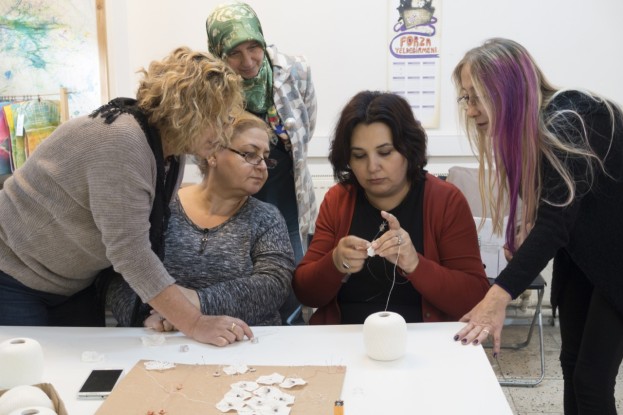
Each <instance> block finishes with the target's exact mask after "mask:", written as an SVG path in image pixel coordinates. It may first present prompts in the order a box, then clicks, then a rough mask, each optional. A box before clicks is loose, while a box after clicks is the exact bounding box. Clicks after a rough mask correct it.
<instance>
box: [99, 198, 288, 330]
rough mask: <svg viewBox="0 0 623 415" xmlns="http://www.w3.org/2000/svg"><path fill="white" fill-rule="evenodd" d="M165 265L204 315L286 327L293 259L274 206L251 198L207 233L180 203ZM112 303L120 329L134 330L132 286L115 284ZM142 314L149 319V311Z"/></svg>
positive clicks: (173, 205)
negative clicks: (193, 295) (282, 310)
mask: <svg viewBox="0 0 623 415" xmlns="http://www.w3.org/2000/svg"><path fill="white" fill-rule="evenodd" d="M204 237H205V242H204V243H202V239H203V238H204ZM164 263H165V266H166V268H167V270H168V271H169V272H170V274H171V275H172V276H173V277H174V278H175V279H176V281H177V283H178V284H179V285H181V286H183V287H186V288H190V289H194V290H195V291H197V294H198V295H199V301H200V303H201V312H202V313H203V314H209V315H222V314H226V315H229V316H233V317H237V318H240V319H242V320H244V321H245V322H246V323H247V324H249V325H252V326H260V325H280V324H281V318H280V315H279V308H280V307H281V305H282V304H283V302H284V301H285V299H286V297H287V296H288V292H289V290H290V281H291V279H292V272H293V269H294V255H293V253H292V247H291V245H290V239H289V237H288V231H287V228H286V224H285V220H284V219H283V217H282V216H281V214H280V213H279V211H278V210H277V208H275V207H274V206H272V205H270V204H268V203H264V202H261V201H259V200H257V199H255V198H249V199H248V201H247V202H246V203H245V204H244V205H243V206H242V207H241V208H240V210H239V211H238V212H237V213H236V214H234V215H233V216H232V217H231V218H229V219H228V220H227V221H225V222H224V223H222V224H220V225H218V226H216V227H214V228H210V229H202V228H199V227H197V226H196V225H195V224H194V223H193V222H192V221H191V220H190V219H189V218H188V217H187V216H186V214H185V213H184V210H183V208H182V206H181V204H180V202H179V199H178V198H177V197H176V198H175V199H174V201H173V202H172V203H171V218H170V220H169V228H168V230H167V233H166V253H165V260H164ZM107 302H108V305H109V306H110V307H111V309H112V312H113V315H114V316H115V318H116V319H117V321H118V322H119V324H121V325H129V324H130V316H131V314H132V309H133V304H134V297H133V295H132V291H131V289H130V288H129V287H128V286H127V284H125V283H124V282H123V281H122V280H120V279H119V280H115V281H113V283H111V286H110V287H109V290H108V298H107ZM141 313H142V317H146V316H147V315H148V310H147V307H146V306H143V307H142V310H141Z"/></svg>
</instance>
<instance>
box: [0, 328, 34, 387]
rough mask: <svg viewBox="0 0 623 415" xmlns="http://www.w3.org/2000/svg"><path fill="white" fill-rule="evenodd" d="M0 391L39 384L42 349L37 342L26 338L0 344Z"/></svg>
mask: <svg viewBox="0 0 623 415" xmlns="http://www.w3.org/2000/svg"><path fill="white" fill-rule="evenodd" d="M0 373H2V376H0V389H9V388H12V387H14V386H19V385H33V384H35V383H39V382H41V377H42V375H43V349H42V348H41V345H40V344H39V342H38V341H36V340H34V339H29V338H26V337H22V338H15V339H9V340H6V341H3V342H2V343H0Z"/></svg>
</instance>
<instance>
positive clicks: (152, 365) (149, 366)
mask: <svg viewBox="0 0 623 415" xmlns="http://www.w3.org/2000/svg"><path fill="white" fill-rule="evenodd" d="M143 364H144V365H145V370H168V369H173V368H174V367H175V363H171V362H163V361H161V360H150V361H148V362H144V363H143Z"/></svg>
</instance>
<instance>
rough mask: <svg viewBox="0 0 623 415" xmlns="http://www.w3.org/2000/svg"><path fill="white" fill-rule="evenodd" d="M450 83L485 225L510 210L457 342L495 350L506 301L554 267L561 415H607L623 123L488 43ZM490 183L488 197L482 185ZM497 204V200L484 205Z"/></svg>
mask: <svg viewBox="0 0 623 415" xmlns="http://www.w3.org/2000/svg"><path fill="white" fill-rule="evenodd" d="M453 80H454V82H455V84H456V86H457V89H458V92H459V99H458V102H459V104H461V105H462V108H463V110H464V112H463V113H462V114H463V115H464V117H463V119H464V122H465V128H466V130H467V135H468V137H469V140H470V142H471V144H472V146H473V148H474V149H475V150H477V152H478V157H479V160H480V177H481V193H482V196H483V198H484V199H485V200H486V201H487V202H488V203H485V205H487V209H488V210H490V213H491V216H492V218H493V222H494V224H495V225H494V226H495V227H496V229H497V231H498V232H501V231H502V227H503V216H504V214H505V212H510V218H514V220H509V221H508V225H507V226H506V229H505V231H506V243H507V248H508V251H509V253H510V255H509V257H510V261H509V263H508V266H507V267H506V268H505V269H504V270H503V271H502V272H501V273H500V275H499V276H498V278H497V279H496V281H495V284H494V285H493V286H492V287H491V289H490V290H489V292H488V293H487V295H486V297H485V298H484V299H483V300H482V301H481V302H480V303H479V304H478V305H477V306H476V307H474V309H473V310H472V311H470V312H469V313H468V314H466V315H465V316H464V317H463V319H462V321H465V322H467V325H466V326H465V327H464V328H463V329H462V330H461V331H460V332H459V333H457V335H456V336H455V340H460V341H461V342H462V343H463V344H470V343H472V344H479V343H481V342H483V341H484V340H486V339H487V337H488V336H489V335H492V336H493V353H494V356H496V355H497V353H499V351H500V343H501V330H502V325H503V323H504V318H505V310H506V306H507V305H508V303H509V302H510V301H511V300H512V299H513V298H516V297H517V296H518V295H519V294H520V293H521V292H522V291H523V290H525V289H526V288H527V287H528V285H530V283H531V282H532V280H534V278H535V277H536V276H537V275H538V274H539V272H540V271H541V270H542V269H543V268H544V267H545V266H546V265H547V263H548V262H549V260H550V259H552V258H553V259H554V269H553V279H552V297H551V302H552V306H553V307H554V308H556V307H557V308H558V310H559V313H560V332H561V339H562V349H561V353H560V361H561V366H562V370H563V377H564V384H565V390H564V407H565V414H589V413H590V414H616V407H615V400H614V385H615V378H616V375H617V372H618V370H619V366H620V364H621V360H622V359H623V274H622V272H623V255H622V253H623V239H621V237H620V236H621V235H622V234H623V220H622V219H621V216H620V214H621V211H623V115H622V113H621V110H620V108H619V107H618V106H617V105H616V104H614V103H612V102H609V101H607V100H605V99H603V98H601V97H598V96H596V95H595V94H592V93H589V92H584V91H577V90H561V89H556V88H555V87H553V86H552V85H551V84H550V83H549V82H548V81H547V80H546V79H545V77H544V76H543V73H542V72H541V70H540V69H539V68H538V66H537V65H536V63H535V62H534V59H533V58H532V57H531V56H530V54H529V53H528V51H527V50H526V49H525V48H524V47H523V46H521V45H519V44H518V43H516V42H514V41H511V40H507V39H490V40H488V41H486V42H485V43H484V44H483V45H481V46H479V47H476V48H474V49H472V50H470V51H468V52H467V53H466V54H465V56H464V57H463V59H462V60H461V61H460V62H459V64H458V65H457V66H456V68H455V70H454V73H453ZM487 181H489V182H490V183H494V184H495V187H496V188H497V189H498V190H499V192H497V194H496V193H495V192H492V189H491V188H490V187H489V186H485V185H484V184H483V183H487ZM492 194H493V195H496V196H492Z"/></svg>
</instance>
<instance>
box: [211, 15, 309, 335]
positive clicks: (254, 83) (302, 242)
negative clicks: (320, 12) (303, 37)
mask: <svg viewBox="0 0 623 415" xmlns="http://www.w3.org/2000/svg"><path fill="white" fill-rule="evenodd" d="M206 31H207V33H208V48H209V50H210V52H211V53H212V54H213V55H215V56H217V57H220V58H221V59H222V60H223V61H225V62H226V63H228V64H229V66H231V67H232V69H233V70H234V71H236V73H238V74H239V75H240V76H241V77H242V78H243V88H244V95H245V109H246V110H247V111H250V112H252V113H254V114H255V115H257V116H259V117H260V118H262V119H264V120H265V121H266V123H267V125H268V126H269V127H270V129H271V131H272V132H273V135H272V137H271V145H270V158H273V159H276V160H278V164H277V166H276V167H275V168H274V169H272V170H269V176H268V180H267V182H266V184H265V185H264V187H263V188H262V190H261V191H260V192H258V193H257V194H256V195H255V197H257V198H258V199H260V200H263V201H265V202H268V203H271V204H273V205H275V206H277V208H278V209H279V211H280V212H281V214H282V215H283V216H284V218H285V219H286V223H287V225H288V231H289V234H290V242H291V243H292V248H293V250H294V255H295V260H296V263H297V264H298V262H299V261H300V260H301V258H302V257H303V254H304V252H305V251H306V250H307V242H308V237H309V236H310V235H312V234H313V233H314V220H315V218H316V209H317V208H316V201H315V196H314V188H313V183H312V179H311V174H310V173H309V170H308V168H307V145H308V143H309V141H310V140H311V137H312V135H313V133H314V128H315V125H316V92H315V89H314V84H313V83H312V80H311V73H310V68H309V66H308V64H307V62H306V61H305V59H304V58H303V57H301V56H288V55H284V54H282V53H279V52H278V51H277V48H276V47H275V46H274V45H270V46H267V45H266V40H265V39H264V34H263V31H262V26H261V24H260V21H259V19H258V17H257V15H256V13H255V11H254V10H253V9H252V8H251V7H250V6H249V5H248V4H246V3H230V4H224V5H220V6H217V7H216V8H215V9H214V10H213V11H212V13H211V14H210V15H209V16H208V19H207V20H206ZM293 303H294V304H293ZM297 306H298V302H297V301H296V297H294V295H293V294H292V295H291V296H290V299H289V300H288V301H286V304H284V307H283V308H282V310H281V311H282V317H283V320H284V323H291V321H288V319H289V318H291V317H292V311H293V309H296V308H297Z"/></svg>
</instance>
